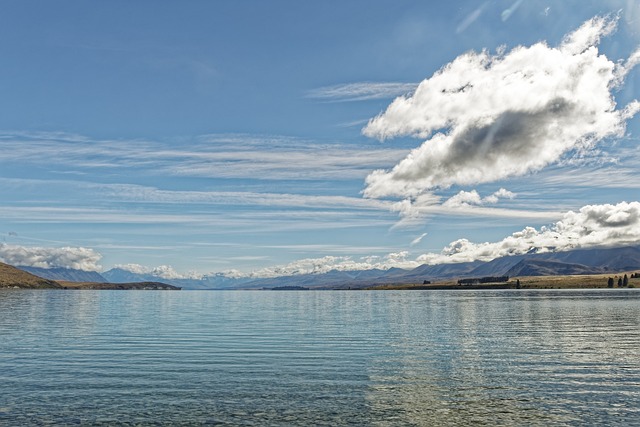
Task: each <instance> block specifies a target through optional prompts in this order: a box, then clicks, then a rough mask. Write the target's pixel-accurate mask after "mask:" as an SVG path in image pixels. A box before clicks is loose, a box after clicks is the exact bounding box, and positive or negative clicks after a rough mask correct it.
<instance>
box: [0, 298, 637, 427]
mask: <svg viewBox="0 0 640 427" xmlns="http://www.w3.org/2000/svg"><path fill="white" fill-rule="evenodd" d="M0 424H2V425H46V424H54V425H101V424H102V425H114V424H116V425H138V424H139V425H256V426H264V425H309V426H311V425H331V426H333V425H346V424H352V425H357V426H364V425H376V426H377V425H380V426H403V425H411V426H413V425H415V426H429V425H437V426H443V425H545V426H546V425H576V426H580V425H585V424H586V425H621V426H622V425H625V426H626V425H640V292H638V291H637V290H608V289H607V290H590V291H525V290H520V291H458V292H445V291H404V292H381V291H379V292H366V291H350V292H349V291H345V292H339V291H335V292H334V291H331V292H328V291H325V292H312V291H307V292H284V291H283V292H266V291H256V292H207V291H181V292H172V291H168V292H163V291H26V290H25V291H22V290H20V291H18V290H15V291H2V292H0Z"/></svg>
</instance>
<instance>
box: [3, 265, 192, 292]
mask: <svg viewBox="0 0 640 427" xmlns="http://www.w3.org/2000/svg"><path fill="white" fill-rule="evenodd" d="M0 289H61V290H64V289H77V290H84V289H96V290H107V289H119V290H171V291H178V290H180V289H181V288H180V287H178V286H173V285H168V284H166V283H161V282H134V283H95V282H69V281H56V280H49V279H43V278H42V277H39V276H36V275H34V274H31V273H27V272H26V271H23V270H20V269H18V268H16V267H13V266H11V265H9V264H5V263H2V262H0Z"/></svg>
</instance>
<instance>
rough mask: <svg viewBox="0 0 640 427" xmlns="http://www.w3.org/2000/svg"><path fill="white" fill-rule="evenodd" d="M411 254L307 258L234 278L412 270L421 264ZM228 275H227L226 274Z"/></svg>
mask: <svg viewBox="0 0 640 427" xmlns="http://www.w3.org/2000/svg"><path fill="white" fill-rule="evenodd" d="M408 257H409V252H407V251H400V252H392V253H389V254H387V255H385V256H384V257H379V256H368V257H362V258H358V259H354V258H352V257H350V256H324V257H320V258H305V259H300V260H297V261H293V262H291V263H289V264H285V265H277V266H272V267H266V268H262V269H259V270H255V271H252V272H250V273H240V272H237V271H235V273H234V275H233V276H229V277H245V278H267V277H281V276H296V275H301V274H322V273H328V272H330V271H334V270H335V271H361V270H373V269H380V270H388V269H390V268H404V269H411V268H415V267H418V266H419V265H420V264H419V263H418V262H416V261H415V260H410V259H408ZM225 274H227V273H225Z"/></svg>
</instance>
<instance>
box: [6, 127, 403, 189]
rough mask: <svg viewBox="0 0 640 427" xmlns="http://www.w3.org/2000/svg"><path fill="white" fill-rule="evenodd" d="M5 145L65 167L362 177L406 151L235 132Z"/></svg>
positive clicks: (9, 158)
mask: <svg viewBox="0 0 640 427" xmlns="http://www.w3.org/2000/svg"><path fill="white" fill-rule="evenodd" d="M0 147H2V149H3V153H5V154H3V156H2V159H0V162H7V163H15V162H21V163H23V164H36V165H46V166H47V167H49V168H50V169H51V170H63V171H64V173H65V174H70V173H87V171H89V172H93V173H95V172H96V171H108V170H116V171H122V170H127V169H133V168H135V171H136V173H137V174H138V173H144V174H162V175H170V176H182V177H206V178H223V179H225V178H238V179H253V180H327V179H331V180H349V179H362V178H363V177H365V176H366V175H367V174H368V173H369V172H370V171H371V169H375V168H379V167H382V166H384V165H388V164H389V162H395V161H397V160H400V159H401V158H402V157H404V156H405V155H406V150H402V149H395V148H385V147H380V146H374V145H371V146H354V145H345V144H338V143H319V142H316V141H309V140H304V139H299V138H290V137H283V136H256V135H235V134H234V135H203V136H200V137H197V138H194V139H191V140H188V141H148V140H101V139H91V138H87V137H84V136H81V135H74V134H69V135H67V134H64V133H38V132H32V133H24V132H22V133H5V134H0ZM265 148H268V150H267V149H265Z"/></svg>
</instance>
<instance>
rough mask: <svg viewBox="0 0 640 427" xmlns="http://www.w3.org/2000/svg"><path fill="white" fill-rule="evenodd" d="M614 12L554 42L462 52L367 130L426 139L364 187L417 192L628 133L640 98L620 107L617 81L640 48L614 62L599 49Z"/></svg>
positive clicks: (518, 169) (531, 167)
mask: <svg viewBox="0 0 640 427" xmlns="http://www.w3.org/2000/svg"><path fill="white" fill-rule="evenodd" d="M616 21H617V20H616V18H612V17H595V18H593V19H591V20H589V21H587V22H585V23H584V24H583V25H582V26H581V27H580V28H579V29H577V30H576V31H575V32H573V33H571V34H569V35H567V36H566V37H565V39H564V41H563V42H562V43H561V44H560V45H559V46H557V47H550V46H548V45H547V44H546V43H544V42H540V43H537V44H534V45H532V46H529V47H522V46H521V47H516V48H514V49H513V50H511V51H509V52H504V51H502V52H499V53H497V54H495V55H492V54H489V53H488V52H487V51H483V52H479V53H477V52H469V53H465V54H463V55H461V56H459V57H458V58H456V59H455V60H454V61H453V62H451V63H449V64H447V65H446V66H445V67H443V68H442V69H441V70H440V71H438V72H437V73H435V74H434V75H433V76H432V77H431V78H428V79H426V80H424V81H423V82H422V83H420V85H419V86H418V88H417V89H416V91H415V92H414V93H413V94H412V95H411V96H406V97H400V98H397V99H396V100H394V101H393V102H392V103H391V105H389V107H388V108H387V110H386V111H385V112H384V113H382V114H380V115H379V116H378V117H376V118H374V119H372V120H370V122H369V123H368V125H367V126H366V127H365V128H364V130H363V132H364V134H365V135H367V136H371V137H376V138H379V139H387V138H392V137H397V136H413V137H417V138H422V139H426V140H425V141H424V142H423V144H422V145H421V146H420V147H418V148H416V149H414V150H413V151H412V152H411V153H410V154H409V155H408V156H407V157H406V158H405V159H404V160H402V161H400V162H399V163H398V164H397V165H396V166H395V167H394V168H393V169H392V170H376V171H374V172H372V173H371V174H370V175H369V176H368V177H367V179H366V188H365V191H364V194H365V196H366V197H371V198H382V197H401V198H415V197H416V196H418V195H420V194H423V193H425V192H429V191H434V190H435V189H438V188H447V187H450V186H452V185H475V184H478V183H486V182H493V181H496V180H500V179H503V178H507V177H510V176H518V175H523V174H525V173H528V172H531V171H536V170H540V169H541V168H543V167H545V166H546V165H549V164H551V163H553V162H556V161H558V160H560V159H561V158H562V156H563V155H564V154H566V153H568V152H571V151H577V152H581V151H588V150H589V149H590V148H592V147H593V146H594V145H595V144H596V143H597V142H599V141H601V140H602V139H604V138H607V137H611V136H622V135H623V134H624V132H625V126H626V120H628V119H629V118H630V117H632V116H633V115H634V114H635V113H636V112H637V111H638V110H640V103H638V102H637V101H633V102H631V103H630V104H629V105H627V106H626V107H624V108H620V109H618V108H617V106H616V102H615V100H614V98H613V95H612V91H613V90H615V89H616V88H617V87H620V85H622V83H623V81H624V78H625V76H626V74H627V73H628V71H629V70H630V69H631V68H632V67H633V66H634V65H636V64H637V62H638V61H639V60H640V54H639V51H636V52H634V53H633V54H632V55H631V56H630V58H629V59H628V60H626V62H625V61H619V62H614V61H612V60H610V59H609V58H607V57H606V56H605V55H604V54H601V53H600V52H599V51H598V44H599V41H600V39H601V37H603V36H606V35H608V34H609V33H611V32H612V31H613V30H614V29H615V26H616Z"/></svg>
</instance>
